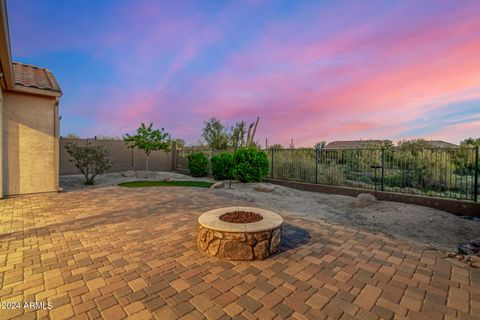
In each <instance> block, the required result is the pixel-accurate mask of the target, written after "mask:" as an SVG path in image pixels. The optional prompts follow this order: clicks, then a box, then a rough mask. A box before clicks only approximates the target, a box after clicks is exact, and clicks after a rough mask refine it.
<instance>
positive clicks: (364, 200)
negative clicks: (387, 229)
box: [353, 193, 377, 208]
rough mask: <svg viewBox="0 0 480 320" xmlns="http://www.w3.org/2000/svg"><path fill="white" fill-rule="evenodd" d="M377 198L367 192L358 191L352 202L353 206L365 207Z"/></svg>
mask: <svg viewBox="0 0 480 320" xmlns="http://www.w3.org/2000/svg"><path fill="white" fill-rule="evenodd" d="M376 202H377V199H376V198H375V197H374V196H372V195H371V194H369V193H360V194H359V195H358V196H357V198H356V199H355V201H354V202H353V206H354V207H355V208H366V207H368V206H371V205H372V204H374V203H376Z"/></svg>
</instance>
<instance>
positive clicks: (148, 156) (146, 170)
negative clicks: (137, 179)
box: [145, 153, 150, 172]
mask: <svg viewBox="0 0 480 320" xmlns="http://www.w3.org/2000/svg"><path fill="white" fill-rule="evenodd" d="M149 158H150V154H149V153H148V154H147V162H146V164H145V172H148V159H149Z"/></svg>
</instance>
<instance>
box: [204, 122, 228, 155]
mask: <svg viewBox="0 0 480 320" xmlns="http://www.w3.org/2000/svg"><path fill="white" fill-rule="evenodd" d="M202 137H203V138H204V139H205V141H206V142H207V144H208V145H209V146H210V148H212V149H214V150H215V149H216V150H222V149H226V148H227V146H228V132H227V128H226V127H225V126H224V125H223V123H222V122H221V121H220V120H218V119H217V118H215V117H212V118H210V120H208V121H207V122H205V127H204V128H203V133H202Z"/></svg>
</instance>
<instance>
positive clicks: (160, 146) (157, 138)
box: [123, 122, 170, 171]
mask: <svg viewBox="0 0 480 320" xmlns="http://www.w3.org/2000/svg"><path fill="white" fill-rule="evenodd" d="M123 141H125V144H126V145H127V147H129V148H138V149H140V150H143V152H145V155H146V156H147V163H146V165H145V171H148V161H149V158H150V153H151V152H152V151H158V150H164V151H168V150H169V148H170V134H168V133H167V132H166V131H165V129H164V128H162V129H160V130H159V129H154V128H153V123H150V125H149V126H148V127H147V126H145V124H144V123H143V122H142V124H141V125H140V127H139V128H138V129H137V133H136V134H135V135H133V136H131V135H129V134H128V133H127V134H126V135H125V137H124V138H123Z"/></svg>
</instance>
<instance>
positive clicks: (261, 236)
mask: <svg viewBox="0 0 480 320" xmlns="http://www.w3.org/2000/svg"><path fill="white" fill-rule="evenodd" d="M235 211H245V212H254V213H257V214H260V215H261V216H262V218H263V219H262V220H260V221H257V222H252V223H229V222H224V221H222V220H220V216H221V215H223V214H226V213H229V212H235ZM198 222H199V232H198V238H197V244H198V247H199V248H200V249H201V250H202V251H204V252H206V253H207V254H208V255H210V256H214V257H218V258H221V259H227V260H263V259H265V258H267V257H268V256H270V255H271V254H273V253H275V252H276V251H277V250H278V248H279V246H280V242H281V240H282V223H283V219H282V217H280V216H279V215H278V214H276V213H274V212H271V211H268V210H264V209H259V208H251V207H229V208H220V209H215V210H211V211H207V212H205V213H204V214H202V215H201V216H200V218H199V219H198Z"/></svg>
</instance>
